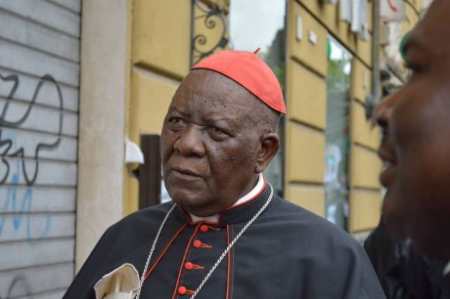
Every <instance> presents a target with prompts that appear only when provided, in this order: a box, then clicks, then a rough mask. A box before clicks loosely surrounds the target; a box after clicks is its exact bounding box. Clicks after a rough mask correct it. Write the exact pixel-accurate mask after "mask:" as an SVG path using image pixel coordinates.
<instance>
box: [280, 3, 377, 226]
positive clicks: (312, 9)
mask: <svg viewBox="0 0 450 299" xmlns="http://www.w3.org/2000/svg"><path fill="white" fill-rule="evenodd" d="M338 9H339V7H338V6H337V5H332V4H320V1H316V0H303V1H293V0H292V1H289V9H288V39H287V43H288V64H287V65H288V66H287V70H288V71H287V102H288V115H287V119H288V121H287V124H286V126H287V128H286V132H287V133H286V134H287V135H286V160H285V163H286V164H285V167H286V186H285V188H286V197H287V198H289V199H290V200H292V201H293V202H295V203H298V204H299V205H301V206H304V207H306V208H308V209H310V210H312V211H313V212H315V213H317V214H319V215H322V216H324V215H325V190H324V176H325V170H326V165H325V144H326V140H325V129H326V114H327V107H326V106H327V85H326V75H327V67H328V60H327V38H328V36H332V37H334V38H335V39H336V40H338V41H339V42H340V43H341V44H342V45H343V46H345V47H346V48H347V50H348V51H350V52H351V53H352V55H353V57H354V59H353V66H352V71H353V75H352V82H351V102H350V117H349V122H350V125H351V132H350V138H351V140H352V147H351V151H350V157H351V161H350V165H351V173H350V174H349V181H350V207H349V208H350V217H349V218H350V228H351V230H352V231H353V230H357V229H359V228H361V227H362V226H364V225H366V224H365V223H364V224H360V223H358V222H356V223H355V222H354V221H355V219H358V217H361V218H362V219H364V221H366V222H368V223H369V224H368V226H371V227H373V226H374V225H375V224H376V223H377V221H378V219H377V214H379V212H378V210H379V202H380V199H379V197H377V200H375V201H374V200H373V199H367V198H366V197H365V196H364V195H365V193H363V196H361V193H358V192H355V191H357V190H358V187H361V188H363V189H366V187H369V190H371V191H373V192H378V191H379V186H378V183H377V182H378V180H377V179H376V176H377V173H376V171H377V169H379V162H378V159H377V158H376V154H375V151H374V149H373V148H376V140H377V136H376V134H377V133H376V130H373V131H372V130H370V129H369V128H368V124H367V122H366V121H365V118H364V109H363V108H362V107H363V106H362V105H363V103H364V101H365V98H366V96H367V95H368V93H369V92H370V86H369V85H368V83H367V82H369V79H370V65H371V53H370V47H371V40H370V39H369V40H368V41H363V40H361V39H358V38H357V36H356V35H355V34H353V33H351V31H350V28H349V26H350V25H349V24H348V23H346V22H344V21H340V20H339V19H338ZM368 15H369V16H371V5H369V7H368ZM298 18H300V19H301V22H302V24H303V26H302V27H303V38H302V39H301V40H299V39H297V36H296V32H297V22H298ZM370 23H371V17H369V24H370ZM369 30H370V26H369ZM310 32H313V33H315V35H316V36H317V43H316V44H314V43H312V42H310V41H309V40H308V39H309V36H308V34H309V33H310ZM361 113H362V114H361ZM372 135H373V136H374V137H372ZM368 136H370V137H368ZM367 138H371V139H370V140H371V141H372V143H371V145H372V147H373V148H367V147H364V150H365V151H364V154H365V155H364V154H363V155H358V156H356V157H355V155H354V153H355V152H359V151H361V148H362V147H361V145H360V144H358V143H357V142H356V140H361V139H362V140H365V139H367ZM373 140H375V141H373ZM368 167H371V168H368ZM364 169H373V174H370V173H371V172H372V170H371V171H365V170H364ZM358 171H359V173H362V174H363V175H364V176H367V178H366V179H363V181H362V184H360V186H358V185H357V184H356V182H355V181H354V180H355V178H359V176H357V175H355V173H358ZM374 178H375V179H374ZM366 185H368V186H366ZM373 213H375V216H372V215H373ZM368 217H370V218H371V219H369V220H367V218H368Z"/></svg>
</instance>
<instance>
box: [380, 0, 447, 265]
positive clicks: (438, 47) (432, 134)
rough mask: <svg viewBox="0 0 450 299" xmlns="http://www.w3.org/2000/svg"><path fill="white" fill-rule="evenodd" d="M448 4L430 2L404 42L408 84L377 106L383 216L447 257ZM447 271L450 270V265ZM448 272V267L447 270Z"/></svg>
mask: <svg viewBox="0 0 450 299" xmlns="http://www.w3.org/2000/svg"><path fill="white" fill-rule="evenodd" d="M449 36H450V1H448V0H435V1H434V2H433V4H432V5H431V7H430V9H429V11H428V12H427V14H426V16H425V17H424V19H422V20H421V21H420V22H419V23H418V25H417V26H416V28H415V29H414V30H413V31H412V32H411V33H410V34H408V36H407V38H406V39H405V42H404V43H403V46H402V52H403V54H404V58H405V64H406V66H407V67H408V68H409V69H410V70H411V76H410V78H409V80H408V82H407V83H406V84H405V85H404V87H403V88H401V89H400V90H399V91H398V92H396V93H395V94H393V95H391V96H390V97H388V98H387V99H385V100H384V101H383V102H382V103H381V105H380V106H379V107H378V109H377V111H376V121H377V123H378V124H379V126H380V127H381V128H382V131H383V141H382V144H381V146H380V150H379V155H380V157H381V159H382V160H383V162H384V165H385V167H384V170H383V172H382V173H381V175H380V180H381V183H382V184H383V185H384V186H385V187H386V188H387V193H386V197H385V201H384V207H383V214H384V220H385V224H386V226H387V228H388V229H389V230H390V231H391V232H393V233H394V235H396V236H397V237H402V238H405V237H406V238H410V239H411V240H412V242H413V246H414V247H415V248H416V249H418V250H419V252H421V253H423V254H426V255H429V256H433V257H436V258H441V259H447V260H448V259H450V238H449V237H448V236H447V234H448V232H449V231H450V159H449V157H450V116H449V115H450V114H449V113H450V40H449V39H448V37H449ZM447 271H448V269H447ZM447 271H446V272H447Z"/></svg>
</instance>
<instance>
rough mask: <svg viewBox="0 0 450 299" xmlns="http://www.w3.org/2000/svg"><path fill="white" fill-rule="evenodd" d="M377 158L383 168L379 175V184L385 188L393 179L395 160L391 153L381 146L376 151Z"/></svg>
mask: <svg viewBox="0 0 450 299" xmlns="http://www.w3.org/2000/svg"><path fill="white" fill-rule="evenodd" d="M378 156H379V157H380V159H381V161H382V162H383V168H382V171H381V173H380V183H381V184H382V185H383V186H384V187H386V188H387V187H389V186H390V185H391V184H392V182H393V181H394V179H395V170H396V166H397V160H396V158H395V155H394V154H393V153H392V151H390V150H389V149H387V148H386V147H383V146H382V147H380V149H379V150H378Z"/></svg>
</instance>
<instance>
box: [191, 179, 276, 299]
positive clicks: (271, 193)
mask: <svg viewBox="0 0 450 299" xmlns="http://www.w3.org/2000/svg"><path fill="white" fill-rule="evenodd" d="M272 197H273V189H272V186H270V195H269V198H268V199H267V201H266V202H265V203H264V205H263V206H262V207H261V208H260V209H259V211H258V212H256V214H255V215H254V216H253V217H252V219H250V220H249V221H248V222H247V224H245V225H244V227H243V228H242V229H241V230H240V231H239V233H238V234H237V235H236V237H234V239H233V240H232V241H231V242H230V244H228V246H227V248H225V250H224V251H223V252H222V254H221V255H220V257H219V258H218V259H217V261H216V262H215V263H214V265H213V266H212V268H211V269H210V270H209V272H208V274H206V276H205V278H203V280H202V282H200V284H199V286H198V288H197V289H196V290H195V291H194V293H193V294H192V296H191V297H189V299H194V298H195V297H196V296H197V295H198V293H199V292H200V291H201V289H202V288H203V286H204V285H205V283H206V282H207V281H208V279H209V278H210V277H211V275H212V274H213V272H214V271H215V270H216V269H217V267H218V266H219V264H220V263H221V262H222V260H223V259H224V258H225V256H226V255H227V254H228V252H229V251H230V250H231V248H232V247H233V245H234V244H235V243H236V242H237V240H238V239H239V238H240V237H241V236H242V235H243V234H244V233H245V231H246V230H247V229H248V228H249V227H250V225H252V223H253V222H255V220H256V219H257V218H258V217H259V215H261V213H262V212H264V210H265V209H266V208H267V206H268V205H269V203H270V202H271V201H272Z"/></svg>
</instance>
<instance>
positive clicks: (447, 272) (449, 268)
mask: <svg viewBox="0 0 450 299" xmlns="http://www.w3.org/2000/svg"><path fill="white" fill-rule="evenodd" d="M449 273H450V262H448V263H447V266H445V268H444V273H443V274H444V276H446V275H447V274H449Z"/></svg>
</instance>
